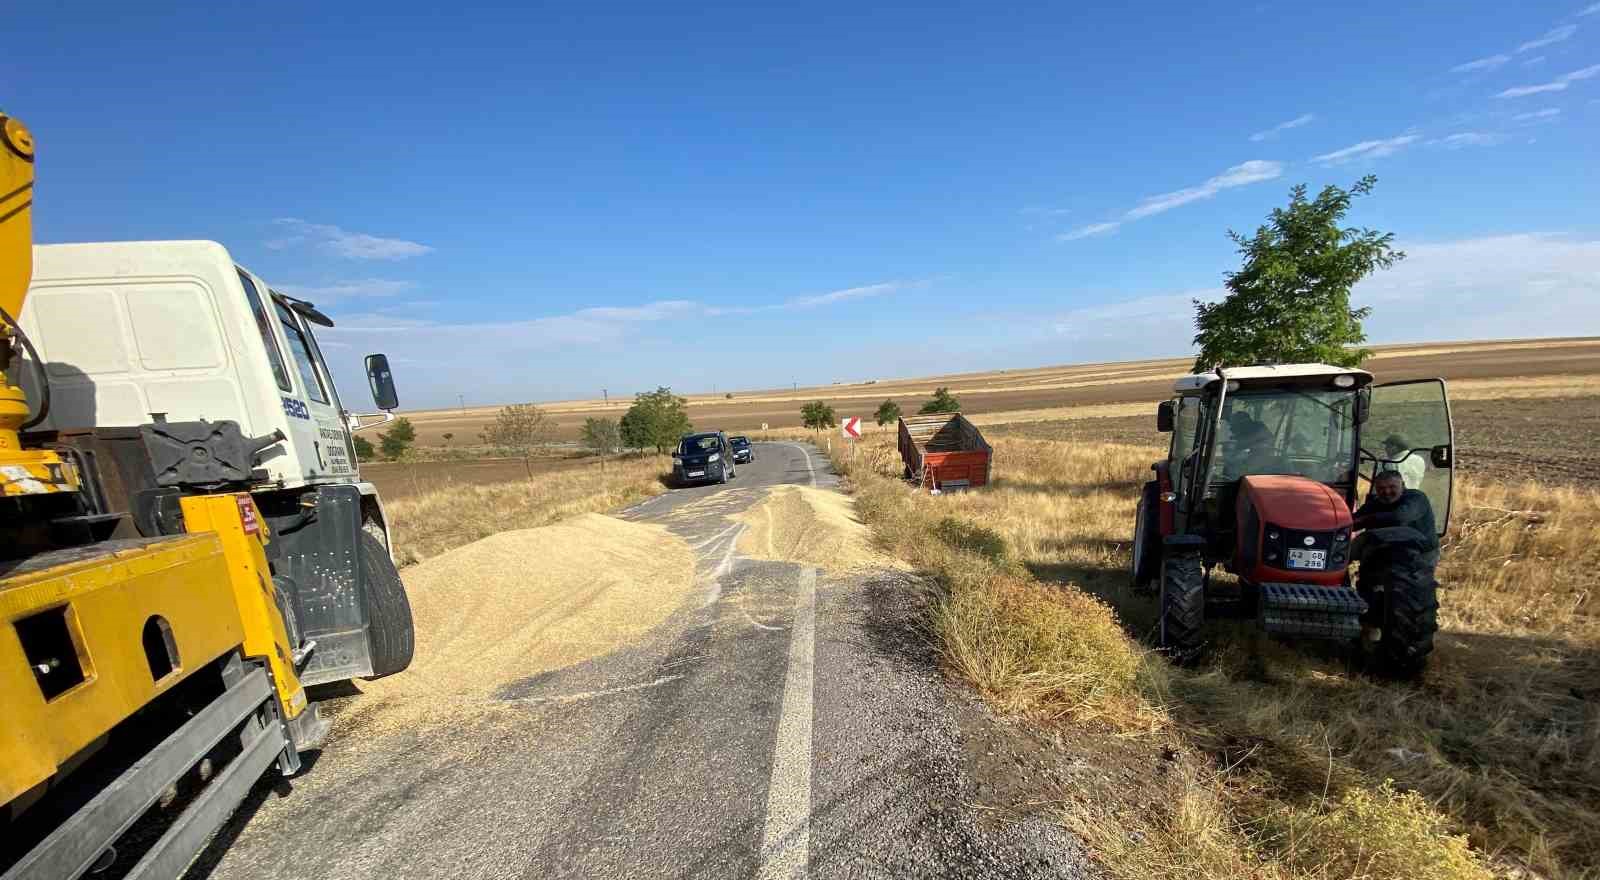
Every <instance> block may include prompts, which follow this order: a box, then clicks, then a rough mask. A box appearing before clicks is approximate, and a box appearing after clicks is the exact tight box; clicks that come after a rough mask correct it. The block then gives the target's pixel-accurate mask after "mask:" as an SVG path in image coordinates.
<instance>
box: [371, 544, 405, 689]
mask: <svg viewBox="0 0 1600 880" xmlns="http://www.w3.org/2000/svg"><path fill="white" fill-rule="evenodd" d="M358 552H359V553H360V563H361V574H362V578H363V581H364V582H363V586H364V587H366V602H367V620H368V629H367V638H368V639H369V640H370V641H371V643H372V675H371V676H369V677H370V678H382V677H384V676H385V675H393V674H394V673H396V672H399V671H400V670H402V669H405V668H406V667H407V666H410V665H411V652H412V649H413V648H414V646H415V629H414V625H413V623H412V620H411V601H410V600H409V599H407V598H406V587H405V584H403V583H401V581H400V572H398V571H395V568H394V562H393V561H392V560H390V559H389V551H387V550H385V549H384V547H383V545H382V544H381V543H379V542H378V539H377V538H374V537H373V536H372V535H371V534H369V533H367V532H362V533H361V548H360V550H359V551H358Z"/></svg>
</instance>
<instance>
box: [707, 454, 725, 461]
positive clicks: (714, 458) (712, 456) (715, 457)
mask: <svg viewBox="0 0 1600 880" xmlns="http://www.w3.org/2000/svg"><path fill="white" fill-rule="evenodd" d="M721 460H722V456H720V455H718V454H717V453H715V452H713V453H711V454H710V455H708V456H706V461H708V462H710V461H721Z"/></svg>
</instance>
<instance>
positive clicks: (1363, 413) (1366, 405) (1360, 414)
mask: <svg viewBox="0 0 1600 880" xmlns="http://www.w3.org/2000/svg"><path fill="white" fill-rule="evenodd" d="M1371 414H1372V389H1371V388H1363V389H1361V390H1360V391H1357V392H1356V412H1355V418H1356V424H1358V425H1365V424H1366V423H1367V416H1369V415H1371Z"/></svg>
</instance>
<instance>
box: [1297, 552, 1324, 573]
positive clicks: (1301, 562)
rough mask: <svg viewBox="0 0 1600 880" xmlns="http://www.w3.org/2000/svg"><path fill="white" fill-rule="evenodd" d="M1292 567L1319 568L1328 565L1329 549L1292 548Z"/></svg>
mask: <svg viewBox="0 0 1600 880" xmlns="http://www.w3.org/2000/svg"><path fill="white" fill-rule="evenodd" d="M1289 567H1290V568H1315V569H1318V570H1321V569H1324V568H1327V567H1328V551H1326V550H1290V551H1289Z"/></svg>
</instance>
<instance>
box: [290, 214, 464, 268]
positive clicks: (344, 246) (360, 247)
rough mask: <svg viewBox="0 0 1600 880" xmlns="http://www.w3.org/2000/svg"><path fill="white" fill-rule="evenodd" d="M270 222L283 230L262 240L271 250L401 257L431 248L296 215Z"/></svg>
mask: <svg viewBox="0 0 1600 880" xmlns="http://www.w3.org/2000/svg"><path fill="white" fill-rule="evenodd" d="M272 222H273V223H274V224H276V225H278V226H280V227H282V228H283V230H284V233H285V234H284V237H282V238H277V239H273V240H271V241H268V242H267V243H266V244H267V247H269V248H271V249H273V250H284V249H286V248H292V247H302V246H304V247H313V248H316V249H318V250H321V251H323V252H324V253H328V254H332V255H334V256H337V257H345V258H347V259H352V260H404V259H406V258H408V257H420V256H422V255H423V254H426V253H430V252H432V251H433V248H431V247H429V246H428V245H425V244H421V243H419V242H415V241H406V240H405V239H403V238H383V237H380V236H376V235H368V234H367V233H365V232H349V231H347V230H344V229H341V228H339V227H337V226H333V225H330V224H326V223H308V222H306V221H304V220H301V219H299V218H298V217H280V218H278V219H277V220H274V221H272Z"/></svg>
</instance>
